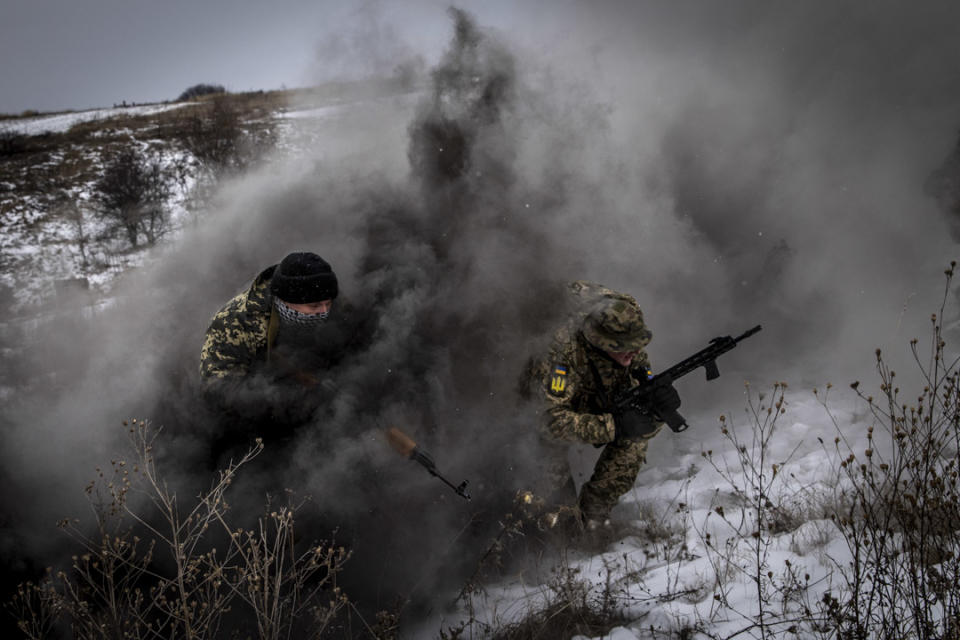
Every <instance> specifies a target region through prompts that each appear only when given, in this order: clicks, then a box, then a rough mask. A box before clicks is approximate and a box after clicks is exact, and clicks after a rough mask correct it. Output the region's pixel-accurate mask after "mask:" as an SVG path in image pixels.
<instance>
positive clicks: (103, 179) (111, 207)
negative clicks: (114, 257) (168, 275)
mask: <svg viewBox="0 0 960 640" xmlns="http://www.w3.org/2000/svg"><path fill="white" fill-rule="evenodd" d="M94 190H95V193H96V199H97V201H98V203H99V205H100V213H101V215H102V216H103V217H104V218H106V219H107V220H108V221H110V222H112V224H113V226H114V227H115V228H119V229H121V230H122V231H123V232H124V233H126V235H127V239H128V240H129V241H130V244H131V245H132V246H134V247H136V246H137V245H138V244H139V240H140V237H141V236H143V237H144V238H145V239H146V241H147V243H148V244H154V243H155V242H156V241H157V240H158V239H159V238H160V236H161V235H162V234H163V233H164V232H165V231H166V226H167V199H168V198H169V196H170V176H169V174H168V172H167V171H166V170H165V168H164V166H163V164H162V163H161V162H160V161H159V160H158V159H148V158H147V157H145V156H144V154H143V153H141V152H140V151H139V150H137V149H136V148H127V149H124V150H123V151H121V152H120V153H118V154H117V155H115V156H114V157H113V158H111V159H110V160H109V161H108V162H107V165H106V167H105V168H104V171H103V174H102V175H101V176H100V179H99V180H97V182H96V183H95V185H94Z"/></svg>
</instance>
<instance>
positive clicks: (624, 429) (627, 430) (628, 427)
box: [613, 407, 657, 440]
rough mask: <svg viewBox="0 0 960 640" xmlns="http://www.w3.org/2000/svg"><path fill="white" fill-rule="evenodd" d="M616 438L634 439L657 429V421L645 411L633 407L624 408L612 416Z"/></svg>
mask: <svg viewBox="0 0 960 640" xmlns="http://www.w3.org/2000/svg"><path fill="white" fill-rule="evenodd" d="M613 424H614V426H615V427H616V430H617V436H616V437H617V439H618V440H621V439H623V440H636V439H639V438H643V437H645V436H648V435H650V434H651V433H653V432H654V431H656V430H657V421H656V420H654V419H653V416H650V415H648V414H646V413H643V412H641V411H639V410H638V409H634V408H632V407H631V408H627V409H624V410H623V411H622V412H620V413H616V414H614V416H613Z"/></svg>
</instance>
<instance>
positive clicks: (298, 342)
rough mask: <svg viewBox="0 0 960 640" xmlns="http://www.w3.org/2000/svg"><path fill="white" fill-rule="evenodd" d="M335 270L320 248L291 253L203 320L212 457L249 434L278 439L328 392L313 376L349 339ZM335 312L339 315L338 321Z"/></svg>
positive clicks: (203, 371)
mask: <svg viewBox="0 0 960 640" xmlns="http://www.w3.org/2000/svg"><path fill="white" fill-rule="evenodd" d="M338 293H339V287H338V283H337V277H336V275H335V274H334V272H333V269H332V268H331V267H330V265H329V264H328V263H327V262H326V261H325V260H324V259H323V258H321V257H320V256H318V255H316V254H314V253H309V252H298V253H291V254H290V255H288V256H287V257H285V258H284V259H283V261H282V262H280V264H278V265H273V266H271V267H268V268H267V269H265V270H263V271H262V272H261V273H260V274H259V275H257V276H256V278H254V280H253V283H252V284H251V285H250V287H249V288H248V289H247V290H245V291H243V292H241V293H240V294H238V295H237V296H235V297H234V298H233V299H231V300H230V301H229V302H227V304H226V305H224V306H223V308H221V309H220V311H219V312H217V314H216V315H215V316H214V317H213V320H212V321H211V322H210V327H209V328H208V329H207V333H206V338H205V340H204V343H203V348H202V349H201V352H200V376H201V379H202V385H203V393H204V396H205V398H206V399H207V400H208V403H209V404H211V405H212V406H213V408H214V410H215V411H216V412H217V413H218V414H219V415H220V416H221V418H222V420H221V423H222V424H221V425H220V429H219V430H220V434H219V435H218V436H217V438H216V439H215V442H214V444H213V450H214V451H213V461H214V462H216V460H217V458H219V457H220V456H221V455H222V454H223V453H224V452H225V451H227V450H231V449H232V448H233V447H235V446H243V447H246V446H248V445H249V443H250V442H251V441H252V439H253V437H261V438H263V439H264V440H271V439H272V440H284V439H286V438H288V437H289V436H290V435H292V431H293V430H294V429H295V428H296V427H297V426H299V425H302V424H304V423H306V422H308V421H309V420H310V418H311V416H312V414H313V412H314V411H315V410H316V409H317V407H318V406H319V404H320V403H321V402H322V401H323V398H324V395H325V394H326V393H328V391H326V390H325V389H324V385H322V384H320V383H321V381H322V380H323V375H324V372H325V371H326V370H328V369H329V368H330V367H331V366H333V365H334V364H336V362H337V361H338V360H339V358H340V357H341V356H342V354H343V352H344V349H345V348H346V347H347V345H348V343H349V338H350V335H351V331H350V329H349V321H347V320H346V318H344V317H342V316H343V314H340V316H339V317H338V313H337V311H338V310H337V308H336V299H337V296H338ZM338 320H339V321H338Z"/></svg>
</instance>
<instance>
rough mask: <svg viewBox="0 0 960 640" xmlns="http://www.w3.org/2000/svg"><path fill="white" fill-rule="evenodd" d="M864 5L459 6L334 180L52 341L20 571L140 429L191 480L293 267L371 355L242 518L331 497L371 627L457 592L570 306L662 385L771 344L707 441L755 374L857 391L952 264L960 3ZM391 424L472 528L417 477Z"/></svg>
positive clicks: (22, 447)
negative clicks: (330, 277) (247, 315)
mask: <svg viewBox="0 0 960 640" xmlns="http://www.w3.org/2000/svg"><path fill="white" fill-rule="evenodd" d="M861 5H862V3H855V2H830V3H827V2H823V3H819V2H814V3H795V4H791V5H769V4H766V3H758V2H726V3H723V4H722V5H721V4H716V3H669V4H667V3H633V2H623V3H618V2H599V3H596V2H594V3H569V4H565V5H562V7H561V8H560V9H558V10H557V11H558V12H560V13H559V14H553V15H551V16H550V17H549V19H545V20H544V22H543V23H542V24H537V25H530V27H529V33H527V34H526V35H525V36H524V37H520V36H519V35H518V33H517V31H516V30H514V31H511V30H509V29H503V30H500V31H493V30H489V29H487V28H485V27H483V26H481V24H478V21H477V20H475V19H473V18H472V17H471V16H470V15H469V14H467V13H465V12H463V11H459V10H452V11H451V19H452V25H453V29H452V32H453V33H452V38H451V41H450V44H449V46H448V48H447V50H446V51H445V52H444V54H443V56H442V57H441V59H440V60H439V62H438V63H437V64H436V65H435V66H434V68H433V69H432V71H431V76H430V86H429V88H428V89H427V90H426V92H425V93H424V94H422V95H421V96H420V97H419V98H418V100H417V101H416V102H414V103H411V102H410V101H409V100H404V99H396V100H393V101H378V102H371V103H369V104H366V105H362V106H359V107H358V108H356V109H353V110H351V112H350V113H349V114H347V115H344V116H343V117H342V118H341V119H339V120H337V121H336V122H334V123H332V124H329V123H328V124H322V123H321V124H320V125H318V126H319V127H320V129H318V130H317V131H312V132H309V134H310V135H312V136H313V138H312V139H315V140H318V141H319V142H318V148H317V153H316V156H315V157H314V158H311V159H309V160H307V161H304V160H299V161H298V162H297V163H296V164H284V163H281V162H277V163H273V164H271V165H270V166H268V167H267V168H265V169H263V170H262V171H260V172H259V173H256V174H253V175H248V176H244V177H243V178H242V179H238V180H236V181H235V182H233V183H231V184H229V185H226V186H225V188H224V189H223V192H222V194H221V196H222V197H221V205H220V206H219V207H218V208H217V210H216V211H212V212H211V213H210V215H209V216H208V218H207V219H206V220H205V222H204V223H203V224H202V226H201V227H200V228H198V229H197V230H196V231H195V232H194V233H192V234H191V235H190V236H189V237H187V238H185V239H184V241H183V242H182V243H180V244H178V245H177V246H176V247H172V248H170V249H169V253H168V254H167V255H165V256H163V257H162V258H160V259H159V260H158V262H157V264H156V265H155V267H153V268H151V269H150V270H149V272H144V273H141V274H134V275H131V277H130V278H128V280H127V282H125V284H124V286H123V287H122V288H121V290H120V291H119V292H118V295H117V298H116V303H115V306H114V307H113V308H111V310H110V311H109V313H106V314H102V315H101V316H98V317H97V319H96V320H95V321H94V322H87V321H82V320H78V321H77V322H75V323H73V324H72V325H71V326H67V327H62V328H61V331H60V332H59V333H55V334H54V335H51V346H50V347H49V352H48V353H47V354H46V355H47V357H51V358H54V359H56V361H58V362H60V363H61V365H62V366H60V367H59V368H58V370H59V371H60V373H59V374H58V378H57V379H56V380H55V381H54V382H55V384H54V386H53V387H52V388H44V389H43V390H40V391H37V392H36V393H33V394H28V395H25V396H24V397H22V398H20V399H18V400H17V401H16V402H14V403H11V405H10V406H9V407H7V408H6V410H5V411H4V416H3V417H4V420H5V422H6V424H4V425H3V426H4V430H3V433H4V434H5V441H4V450H3V453H4V469H5V475H6V476H7V478H6V479H7V480H9V482H10V483H11V486H12V491H11V492H8V498H7V500H6V505H5V513H6V514H7V521H6V523H5V525H6V533H7V535H6V536H5V540H8V541H12V542H8V543H7V547H6V550H9V549H11V548H12V546H11V545H13V544H16V545H18V547H17V548H18V551H20V552H23V550H26V554H27V555H31V556H33V557H36V558H44V560H41V561H46V560H45V558H46V557H50V555H51V554H54V552H55V550H56V549H57V548H58V547H59V541H58V540H56V539H54V538H53V537H51V536H46V535H45V534H44V533H42V532H43V531H45V530H46V527H49V525H50V524H51V523H53V522H54V521H56V520H57V519H59V518H61V517H64V516H68V515H72V514H75V513H79V512H80V510H81V509H82V506H79V505H82V504H83V501H82V498H83V497H82V491H81V490H82V487H83V486H84V485H85V484H86V481H87V480H89V477H90V475H91V470H92V469H93V468H94V467H96V466H98V465H99V466H104V465H105V464H106V463H105V461H106V460H109V458H110V457H111V456H115V455H117V453H116V452H117V451H118V449H119V448H120V447H121V444H120V436H121V435H122V429H121V428H120V427H119V422H120V420H122V419H123V418H126V417H133V416H136V417H145V418H149V419H152V420H154V422H155V423H157V424H162V425H163V426H164V429H165V430H166V433H165V436H167V437H168V439H167V442H166V445H165V446H166V456H165V464H166V465H167V468H168V469H169V474H170V475H171V476H172V477H173V478H174V479H175V480H176V481H178V482H183V483H184V484H185V486H195V485H196V484H197V483H198V482H199V480H198V479H197V478H196V476H195V473H194V472H192V471H190V469H192V468H193V467H194V466H195V465H194V463H195V462H196V461H197V460H198V459H200V458H202V452H203V447H204V446H205V444H204V443H205V442H207V440H208V439H209V438H210V437H212V436H213V435H215V434H214V433H213V431H214V430H215V429H216V427H215V426H214V425H215V424H216V420H214V419H213V418H214V417H213V416H210V415H208V414H206V413H204V409H203V408H202V405H201V403H200V402H199V399H198V392H197V388H196V387H197V374H196V366H197V357H198V352H199V346H200V344H201V342H202V338H203V332H204V330H205V328H206V325H207V323H208V321H209V318H210V317H211V316H212V315H213V313H215V312H216V310H217V309H218V308H219V307H220V306H221V305H222V304H223V303H224V302H225V301H226V300H227V299H229V298H230V297H231V296H232V295H234V294H235V293H236V292H237V291H239V290H240V289H241V288H242V287H243V286H244V282H243V280H244V278H252V277H253V276H254V275H255V274H256V273H258V272H259V271H260V270H261V269H262V268H264V267H265V266H267V265H270V264H274V263H276V262H278V261H279V260H280V259H281V258H282V257H283V256H284V255H285V254H286V253H288V252H290V251H294V250H310V251H315V252H317V253H319V254H320V255H322V256H323V257H324V258H326V259H327V260H328V261H329V262H330V263H331V264H332V265H333V267H334V269H335V270H336V272H337V274H338V277H339V278H340V282H341V290H342V291H343V295H344V298H345V299H347V300H349V302H350V304H351V305H352V307H353V308H354V309H355V311H356V313H358V314H359V317H363V318H364V322H365V323H367V324H368V326H369V331H368V332H367V334H366V339H365V340H364V341H363V343H362V344H361V345H359V346H358V347H357V348H355V349H354V350H353V351H352V352H351V353H350V354H348V356H347V357H345V358H344V359H343V360H342V361H341V362H340V363H338V364H337V365H336V366H335V367H334V368H333V369H331V370H330V371H329V377H330V380H332V381H333V382H334V383H335V384H336V386H337V387H338V392H337V393H336V394H332V395H331V396H330V397H329V398H328V399H327V400H326V402H325V404H324V407H323V410H322V411H321V413H320V414H319V417H318V418H317V421H316V423H315V424H313V425H310V427H309V428H305V429H303V430H302V432H300V433H299V434H298V438H297V440H296V443H295V445H294V446H292V447H289V448H287V449H284V450H283V451H282V452H275V453H272V454H268V455H266V456H265V457H264V459H263V460H262V461H259V462H258V463H257V466H256V467H255V469H252V470H251V473H250V474H248V476H247V478H246V479H245V480H244V481H243V482H242V483H241V484H240V485H238V486H237V487H235V488H234V491H235V493H234V498H233V501H234V504H235V511H239V512H241V513H242V512H243V511H244V510H249V512H250V513H251V514H256V513H258V512H259V510H260V505H261V504H262V501H263V491H264V490H265V488H269V489H276V488H277V487H291V488H294V489H295V490H296V491H297V492H298V493H301V494H310V495H312V496H313V498H314V503H313V504H314V506H313V507H312V509H314V511H313V512H312V513H313V514H314V515H312V516H310V518H309V520H308V522H309V524H310V526H311V527H314V529H312V530H311V533H312V532H313V531H316V535H317V537H325V536H326V535H327V534H328V532H329V531H330V530H332V529H334V528H336V527H339V533H338V536H341V537H342V538H343V539H344V541H345V542H348V543H350V544H351V545H353V548H354V549H355V555H354V559H353V560H352V561H351V567H350V571H351V578H350V585H349V586H352V587H353V588H354V590H355V593H359V594H361V597H363V596H366V597H369V598H370V599H371V600H377V598H382V599H381V600H377V601H376V602H370V603H367V604H368V605H369V606H373V607H376V606H384V605H390V604H393V603H392V602H386V600H389V599H391V598H397V597H399V598H401V599H403V598H412V599H415V600H416V599H417V598H418V597H425V595H426V594H429V593H441V594H446V593H448V592H449V587H450V586H451V585H450V584H449V583H447V584H444V583H443V580H444V578H445V577H446V578H449V579H450V582H451V583H453V582H455V581H456V579H458V578H462V577H463V575H462V572H463V570H468V568H469V567H470V563H471V562H475V561H476V558H477V557H478V547H479V545H481V543H482V541H483V540H485V539H486V538H485V536H486V535H488V533H489V527H490V526H491V523H494V522H495V520H496V518H497V517H498V515H499V513H500V510H502V509H503V507H504V505H505V504H506V502H509V500H510V498H511V497H512V495H513V492H515V491H516V490H517V489H522V488H526V487H527V486H528V485H529V483H530V482H532V480H533V478H532V474H533V465H532V464H531V461H535V460H536V456H537V449H536V443H535V440H534V438H533V432H532V429H531V426H532V417H531V416H532V407H530V406H528V404H527V403H526V402H525V401H523V400H522V399H521V398H520V396H519V395H518V394H517V392H516V389H517V385H518V383H519V381H520V378H521V376H522V372H523V369H524V366H525V364H526V362H527V360H528V358H529V357H531V356H533V355H536V354H537V353H539V352H541V351H542V349H543V348H544V347H545V346H546V345H547V343H548V340H549V337H550V334H551V331H552V329H553V327H554V326H555V324H556V323H557V322H558V320H559V318H560V316H561V315H562V312H563V298H562V293H561V287H562V285H563V283H564V282H566V281H569V280H573V279H580V278H584V279H590V280H595V281H599V282H602V283H604V284H606V285H608V286H611V287H613V288H616V289H619V290H622V291H626V292H629V293H631V294H633V295H634V296H635V297H637V299H638V300H639V301H640V303H641V306H642V307H643V308H644V312H645V316H646V318H647V320H648V322H649V324H650V326H651V329H652V330H653V333H654V341H653V343H652V344H651V346H650V355H651V359H652V361H653V363H654V365H655V366H660V367H665V366H668V365H669V364H672V363H673V362H674V361H676V360H679V359H680V358H682V357H685V356H686V355H689V353H690V352H692V351H693V350H694V349H699V348H700V347H702V346H704V345H705V344H706V341H707V340H708V339H709V338H712V337H714V336H715V335H719V334H727V333H739V332H740V331H742V330H745V329H747V328H749V327H751V326H753V325H755V324H760V323H762V324H763V325H764V331H763V332H762V333H761V334H759V335H758V336H757V337H755V338H752V339H751V341H750V342H749V343H744V345H743V348H741V349H738V350H737V351H735V352H734V353H732V354H730V355H729V356H725V359H724V360H723V361H722V362H721V363H720V364H721V370H722V371H723V372H724V374H725V375H724V377H722V378H721V379H720V380H719V381H717V382H715V383H711V385H710V386H707V385H705V384H704V383H703V382H702V380H685V381H684V382H683V383H682V384H681V385H680V391H681V394H682V395H683V397H684V406H685V407H690V408H691V410H692V411H694V412H695V413H696V412H704V411H706V410H708V409H711V408H712V407H713V406H714V404H717V403H721V404H723V408H722V410H727V409H729V408H730V407H731V406H732V407H733V408H738V407H739V406H740V405H739V404H738V403H739V402H740V400H739V397H740V396H739V393H740V391H739V388H740V385H741V384H742V381H743V379H745V378H746V379H750V380H752V381H754V382H760V383H766V382H768V381H772V380H774V379H777V380H786V381H788V382H790V383H791V384H794V383H796V384H798V385H811V384H822V383H823V382H825V381H827V380H829V379H830V378H833V381H834V382H844V381H846V380H847V379H848V377H850V379H852V377H863V376H868V375H869V366H870V361H871V359H872V357H873V349H874V348H875V347H878V346H882V347H885V348H886V347H888V346H891V347H892V346H895V345H898V344H905V343H906V342H907V341H908V340H909V338H911V337H914V336H915V335H916V336H922V335H925V331H926V323H927V322H928V318H929V312H930V311H932V310H934V309H935V304H934V301H935V299H936V297H937V294H938V293H939V292H938V288H939V286H940V283H939V282H938V280H937V278H938V277H939V274H940V271H941V270H942V268H943V267H944V266H946V264H947V263H948V262H949V260H950V258H951V254H953V253H955V249H956V248H955V245H954V244H953V241H952V240H950V238H949V232H948V230H949V228H948V225H947V223H946V221H945V220H944V218H943V216H942V214H941V213H940V212H939V211H938V209H937V207H936V203H935V202H934V201H933V200H931V199H930V198H928V197H927V196H926V195H925V194H924V192H923V185H924V182H925V180H926V179H927V176H928V175H929V174H930V172H931V171H933V170H934V169H935V168H936V167H937V166H939V164H940V163H941V162H942V160H943V158H944V157H946V155H947V154H948V152H949V151H950V149H951V148H952V147H953V145H954V133H955V130H956V127H957V124H958V122H957V121H958V120H960V113H958V112H957V110H956V105H957V104H958V100H957V99H958V97H960V86H958V85H957V84H956V82H955V79H956V78H957V77H958V74H957V69H956V68H955V67H956V65H957V64H958V62H957V61H958V60H960V55H958V54H960V51H958V48H960V41H957V39H956V38H955V37H954V35H953V34H952V33H951V28H952V27H951V26H952V25H954V24H956V19H957V17H958V16H957V15H956V14H957V12H958V10H957V9H956V8H954V7H953V5H951V4H948V3H926V4H925V5H924V6H923V7H920V8H912V9H911V10H910V12H909V13H907V12H905V11H904V10H902V9H901V8H900V7H899V6H897V5H896V4H894V3H884V2H881V3H871V6H870V9H869V11H867V10H866V9H865V8H863V7H862V6H861ZM544 52H547V53H544ZM306 134H307V132H305V135H306ZM865 372H866V373H865ZM692 377H694V376H691V378H692ZM731 398H733V400H731ZM390 425H395V426H397V427H400V428H401V429H402V430H403V431H405V432H406V433H408V434H410V435H411V436H412V437H413V438H414V439H415V440H417V441H418V442H419V443H420V444H421V445H422V446H423V447H424V448H426V449H427V450H428V451H430V452H431V453H432V454H433V455H434V457H435V459H436V460H437V463H438V466H439V467H440V470H441V471H442V472H443V473H444V474H446V475H447V476H448V477H449V478H450V479H451V480H452V481H454V482H459V481H460V480H462V479H464V478H469V479H470V480H471V487H470V489H471V491H472V493H473V494H474V496H475V500H474V501H473V502H472V503H466V502H464V501H462V500H461V499H460V498H458V497H457V496H455V495H454V494H453V493H452V492H450V491H449V489H447V488H446V487H445V486H443V485H442V484H440V483H439V482H437V481H436V480H435V479H434V478H431V477H429V476H428V475H427V474H426V473H424V472H423V470H422V469H420V468H419V467H416V466H414V465H413V464H412V463H409V462H405V461H404V460H402V459H400V458H399V457H398V456H397V454H396V453H395V452H393V451H392V450H391V449H390V447H389V446H388V444H387V443H386V438H385V436H384V435H383V431H384V429H385V428H386V427H388V426H390ZM704 428H706V427H704ZM268 453H269V452H268ZM38 532H40V533H38ZM27 541H29V543H27ZM438 549H440V550H444V551H442V552H438V551H437V550H438ZM7 553H8V555H9V556H10V557H11V558H12V557H15V556H17V555H18V554H17V553H14V552H12V551H7ZM11 562H12V561H11ZM444 589H446V591H445V590H444ZM348 592H349V588H348ZM374 594H380V595H379V596H376V595H374ZM450 595H451V596H452V595H453V594H452V593H450ZM355 597H356V596H355Z"/></svg>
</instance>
